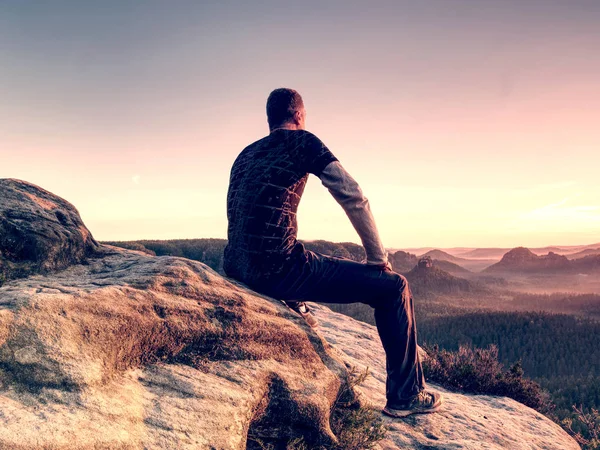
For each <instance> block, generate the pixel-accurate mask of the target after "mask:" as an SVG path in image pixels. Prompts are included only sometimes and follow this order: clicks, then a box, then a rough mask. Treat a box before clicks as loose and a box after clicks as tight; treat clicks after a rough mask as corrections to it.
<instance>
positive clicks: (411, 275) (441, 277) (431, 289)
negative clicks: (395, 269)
mask: <svg viewBox="0 0 600 450" xmlns="http://www.w3.org/2000/svg"><path fill="white" fill-rule="evenodd" d="M404 275H405V276H406V279H407V280H408V281H409V283H410V286H411V289H412V291H413V292H414V293H416V294H421V295H423V294H458V293H464V292H472V291H474V290H476V288H475V286H474V285H473V284H472V283H471V282H470V281H468V280H465V279H464V278H459V277H455V276H454V275H450V274H449V273H448V272H446V271H445V270H442V269H440V268H438V267H436V266H435V263H434V266H433V267H420V266H419V265H416V266H415V267H414V268H413V269H412V270H411V271H410V272H407V273H405V274H404Z"/></svg>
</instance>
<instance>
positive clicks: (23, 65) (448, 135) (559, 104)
mask: <svg viewBox="0 0 600 450" xmlns="http://www.w3.org/2000/svg"><path fill="white" fill-rule="evenodd" d="M599 24H600V1H597V0H571V1H564V0H487V1H485V2H482V1H481V0H420V1H418V2H415V1H412V0H402V1H400V0H394V1H376V0H374V1H369V2H367V1H361V2H357V1H349V0H331V1H322V0H320V1H313V0H308V1H302V2H286V1H281V0H280V1H256V2H247V1H246V2H242V1H236V2H232V1H225V0H220V1H203V2H197V1H184V0H180V1H176V2H167V1H126V0H125V1H121V0H119V1H116V0H105V1H102V2H81V1H75V0H72V1H66V0H65V1H61V0H52V1H42V0H31V1H27V2H23V1H20V0H2V1H0V63H1V66H2V70H1V71H0V177H1V178H5V177H10V178H19V179H23V180H27V181H30V182H32V183H35V184H37V185H39V186H41V187H43V188H45V189H48V190H50V191H52V192H54V193H56V194H58V195H60V196H62V197H64V198H66V199H67V200H69V201H70V202H71V203H73V204H75V205H76V206H77V208H78V209H79V211H80V213H81V215H82V218H83V220H84V221H85V222H86V224H87V225H88V227H89V228H90V229H91V231H92V233H93V234H94V236H95V237H96V238H97V239H100V240H125V239H149V238H156V239H171V238H194V237H226V226H227V219H226V215H225V198H226V193H227V184H228V177H229V170H230V168H231V165H232V163H233V161H234V159H235V157H236V156H237V154H238V153H239V152H240V151H241V150H242V149H243V148H244V147H245V146H246V145H248V144H249V143H251V142H253V141H256V140H258V139H260V138H261V137H263V136H265V135H266V134H267V133H268V128H267V124H266V116H265V102H266V98H267V96H268V94H269V92H270V91H271V90H272V89H274V88H277V87H282V86H285V87H292V88H295V89H297V90H298V91H299V92H300V93H301V94H302V96H303V97H304V101H305V105H306V109H307V129H308V130H310V131H312V132H313V133H315V134H316V135H317V136H319V137H320V138H321V139H322V140H323V141H324V142H325V144H326V145H327V146H328V147H329V148H330V150H331V151H332V152H333V153H334V154H335V155H336V156H337V157H338V158H339V159H340V161H341V162H342V164H343V165H344V166H345V167H346V169H347V170H348V171H349V172H350V173H351V174H352V175H353V176H354V178H356V179H357V180H358V182H359V183H360V185H361V187H362V188H363V191H364V192H365V194H366V195H367V197H368V198H369V200H370V202H371V207H372V209H373V212H374V215H375V218H376V220H377V223H378V226H379V229H380V232H381V235H382V238H383V242H384V244H385V245H386V246H387V247H394V248H400V247H419V246H436V247H453V246H471V247H475V246H480V247H484V246H486V247H511V246H517V245H524V246H542V245H550V244H563V245H569V244H573V245H574V244H589V243H594V242H600V176H598V173H599V171H600V170H599V168H600V58H599V57H598V55H599V54H600V26H599ZM299 227H300V230H299V237H300V238H304V239H327V240H332V241H353V242H358V236H357V235H356V233H355V232H354V230H353V229H352V226H351V225H350V223H349V222H348V220H347V218H346V217H345V215H344V213H343V211H342V209H341V208H340V207H339V206H338V205H337V204H336V203H335V201H334V200H333V198H332V197H331V196H330V195H329V193H328V192H327V190H326V189H325V188H324V187H323V186H321V184H320V182H319V180H318V179H317V178H315V177H314V176H311V180H310V181H309V183H308V187H307V189H306V192H305V195H304V197H303V199H302V202H301V205H300V210H299Z"/></svg>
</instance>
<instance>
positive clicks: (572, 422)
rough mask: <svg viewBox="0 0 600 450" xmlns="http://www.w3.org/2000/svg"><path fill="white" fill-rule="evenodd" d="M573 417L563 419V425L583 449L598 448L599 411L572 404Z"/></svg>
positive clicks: (599, 437)
mask: <svg viewBox="0 0 600 450" xmlns="http://www.w3.org/2000/svg"><path fill="white" fill-rule="evenodd" d="M573 411H574V417H573V418H568V419H563V421H562V425H563V427H564V428H565V429H566V430H567V431H568V432H569V433H570V434H571V436H573V438H574V439H575V440H576V441H577V442H578V443H579V444H581V445H582V446H583V448H584V449H585V450H596V449H600V412H598V410H597V409H594V408H592V409H590V410H588V411H586V410H584V408H583V406H579V407H577V406H575V405H573Z"/></svg>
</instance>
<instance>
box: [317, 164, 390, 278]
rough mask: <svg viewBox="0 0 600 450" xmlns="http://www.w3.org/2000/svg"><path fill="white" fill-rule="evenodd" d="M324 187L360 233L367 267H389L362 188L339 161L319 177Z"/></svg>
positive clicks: (329, 165) (327, 167) (324, 170)
mask: <svg viewBox="0 0 600 450" xmlns="http://www.w3.org/2000/svg"><path fill="white" fill-rule="evenodd" d="M319 178H320V179H321V183H322V184H323V186H325V187H326V188H327V189H329V192H330V193H331V195H332V196H333V197H334V198H335V199H336V201H337V202H338V203H339V204H340V205H341V206H342V208H343V209H344V211H345V212H346V215H347V216H348V218H349V219H350V222H351V223H352V225H353V226H354V229H355V230H356V232H357V233H358V236H359V237H360V240H361V241H362V244H363V247H364V248H365V252H366V254H367V264H373V265H378V266H387V264H388V258H387V252H386V251H385V249H384V248H383V244H382V243H381V239H380V238H379V233H378V231H377V226H376V225H375V219H374V218H373V214H372V213H371V207H370V206H369V200H367V198H366V197H365V196H364V194H363V192H362V190H361V188H360V186H359V185H358V183H357V182H356V180H354V178H352V177H351V176H350V174H349V173H348V172H346V170H345V169H344V168H343V167H342V165H341V164H340V163H339V161H334V162H332V163H330V164H328V165H327V166H326V167H325V169H323V172H322V173H321V175H320V176H319Z"/></svg>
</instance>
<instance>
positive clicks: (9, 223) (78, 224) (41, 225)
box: [0, 178, 98, 286]
mask: <svg viewBox="0 0 600 450" xmlns="http://www.w3.org/2000/svg"><path fill="white" fill-rule="evenodd" d="M97 249H98V243H97V242H96V241H95V240H94V238H93V237H92V234H91V233H90V232H89V230H88V229H87V228H86V226H85V225H84V224H83V222H82V220H81V217H79V213H78V212H77V209H75V207H74V206H73V205H71V204H70V203H69V202H67V201H65V200H63V199H62V198H60V197H58V196H56V195H54V194H52V193H50V192H48V191H46V190H44V189H42V188H40V187H37V186H35V185H33V184H31V183H27V182H25V181H20V180H14V179H10V178H2V179H0V286H1V285H2V283H3V282H5V281H6V280H9V279H12V278H19V277H24V276H27V275H30V274H33V273H47V272H50V271H53V270H60V269H64V268H66V267H68V266H70V265H72V264H78V263H81V262H83V261H84V260H85V259H86V257H88V256H91V255H93V254H94V253H95V252H96V251H97Z"/></svg>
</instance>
